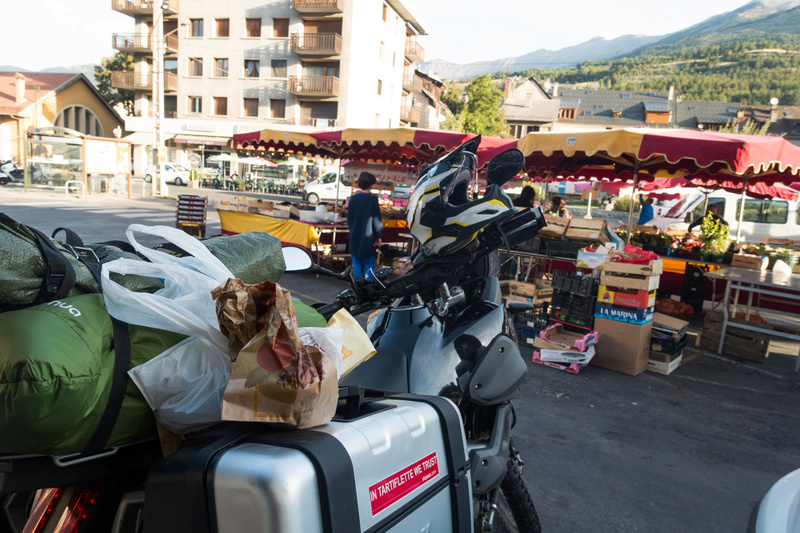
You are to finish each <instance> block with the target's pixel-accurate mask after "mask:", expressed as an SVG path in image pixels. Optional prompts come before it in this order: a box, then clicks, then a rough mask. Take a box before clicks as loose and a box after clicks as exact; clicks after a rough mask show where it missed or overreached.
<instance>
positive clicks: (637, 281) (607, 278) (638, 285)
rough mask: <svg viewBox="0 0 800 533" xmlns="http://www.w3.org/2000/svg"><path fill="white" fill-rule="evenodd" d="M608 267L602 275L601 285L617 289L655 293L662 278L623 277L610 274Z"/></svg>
mask: <svg viewBox="0 0 800 533" xmlns="http://www.w3.org/2000/svg"><path fill="white" fill-rule="evenodd" d="M608 266H609V265H606V268H605V269H604V270H603V272H602V273H601V274H600V283H601V284H602V285H606V286H608V287H614V288H615V289H634V290H638V291H653V290H655V289H657V288H658V285H659V283H660V282H661V276H645V277H633V276H621V275H616V274H613V273H610V272H609V271H608Z"/></svg>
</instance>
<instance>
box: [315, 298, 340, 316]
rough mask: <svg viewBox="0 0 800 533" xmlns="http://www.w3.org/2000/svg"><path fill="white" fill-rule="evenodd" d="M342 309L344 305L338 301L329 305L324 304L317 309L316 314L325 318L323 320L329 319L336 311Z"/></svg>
mask: <svg viewBox="0 0 800 533" xmlns="http://www.w3.org/2000/svg"><path fill="white" fill-rule="evenodd" d="M342 307H344V304H343V303H342V302H340V301H339V300H335V301H333V302H331V303H329V304H325V305H323V306H322V307H318V308H317V313H319V314H321V315H322V316H324V317H325V320H328V319H330V318H331V317H332V316H333V315H334V314H335V313H336V311H338V310H339V309H341V308H342Z"/></svg>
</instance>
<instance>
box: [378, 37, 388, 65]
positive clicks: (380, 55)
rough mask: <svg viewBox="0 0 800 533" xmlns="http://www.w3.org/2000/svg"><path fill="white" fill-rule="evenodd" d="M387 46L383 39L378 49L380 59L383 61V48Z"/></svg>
mask: <svg viewBox="0 0 800 533" xmlns="http://www.w3.org/2000/svg"><path fill="white" fill-rule="evenodd" d="M385 47H386V45H385V44H384V43H383V41H381V46H380V48H379V49H378V59H380V60H381V61H383V49H384V48H385Z"/></svg>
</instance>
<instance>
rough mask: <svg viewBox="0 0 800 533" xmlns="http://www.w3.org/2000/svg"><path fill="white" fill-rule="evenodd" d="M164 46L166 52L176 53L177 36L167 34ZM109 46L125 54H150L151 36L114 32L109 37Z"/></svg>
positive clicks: (151, 51) (151, 50) (147, 34)
mask: <svg viewBox="0 0 800 533" xmlns="http://www.w3.org/2000/svg"><path fill="white" fill-rule="evenodd" d="M164 46H165V49H164V52H165V53H166V54H177V53H178V36H177V35H167V36H166V38H165V39H164ZM111 47H112V48H114V50H119V51H120V52H125V53H126V54H137V53H138V54H142V53H146V54H152V53H153V36H152V34H150V33H115V34H114V35H113V36H112V38H111Z"/></svg>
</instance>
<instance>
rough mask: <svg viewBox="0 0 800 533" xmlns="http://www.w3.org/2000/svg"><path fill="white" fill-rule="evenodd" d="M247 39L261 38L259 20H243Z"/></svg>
mask: <svg viewBox="0 0 800 533" xmlns="http://www.w3.org/2000/svg"><path fill="white" fill-rule="evenodd" d="M245 26H246V29H247V33H246V35H247V37H261V19H260V18H258V19H245Z"/></svg>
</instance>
